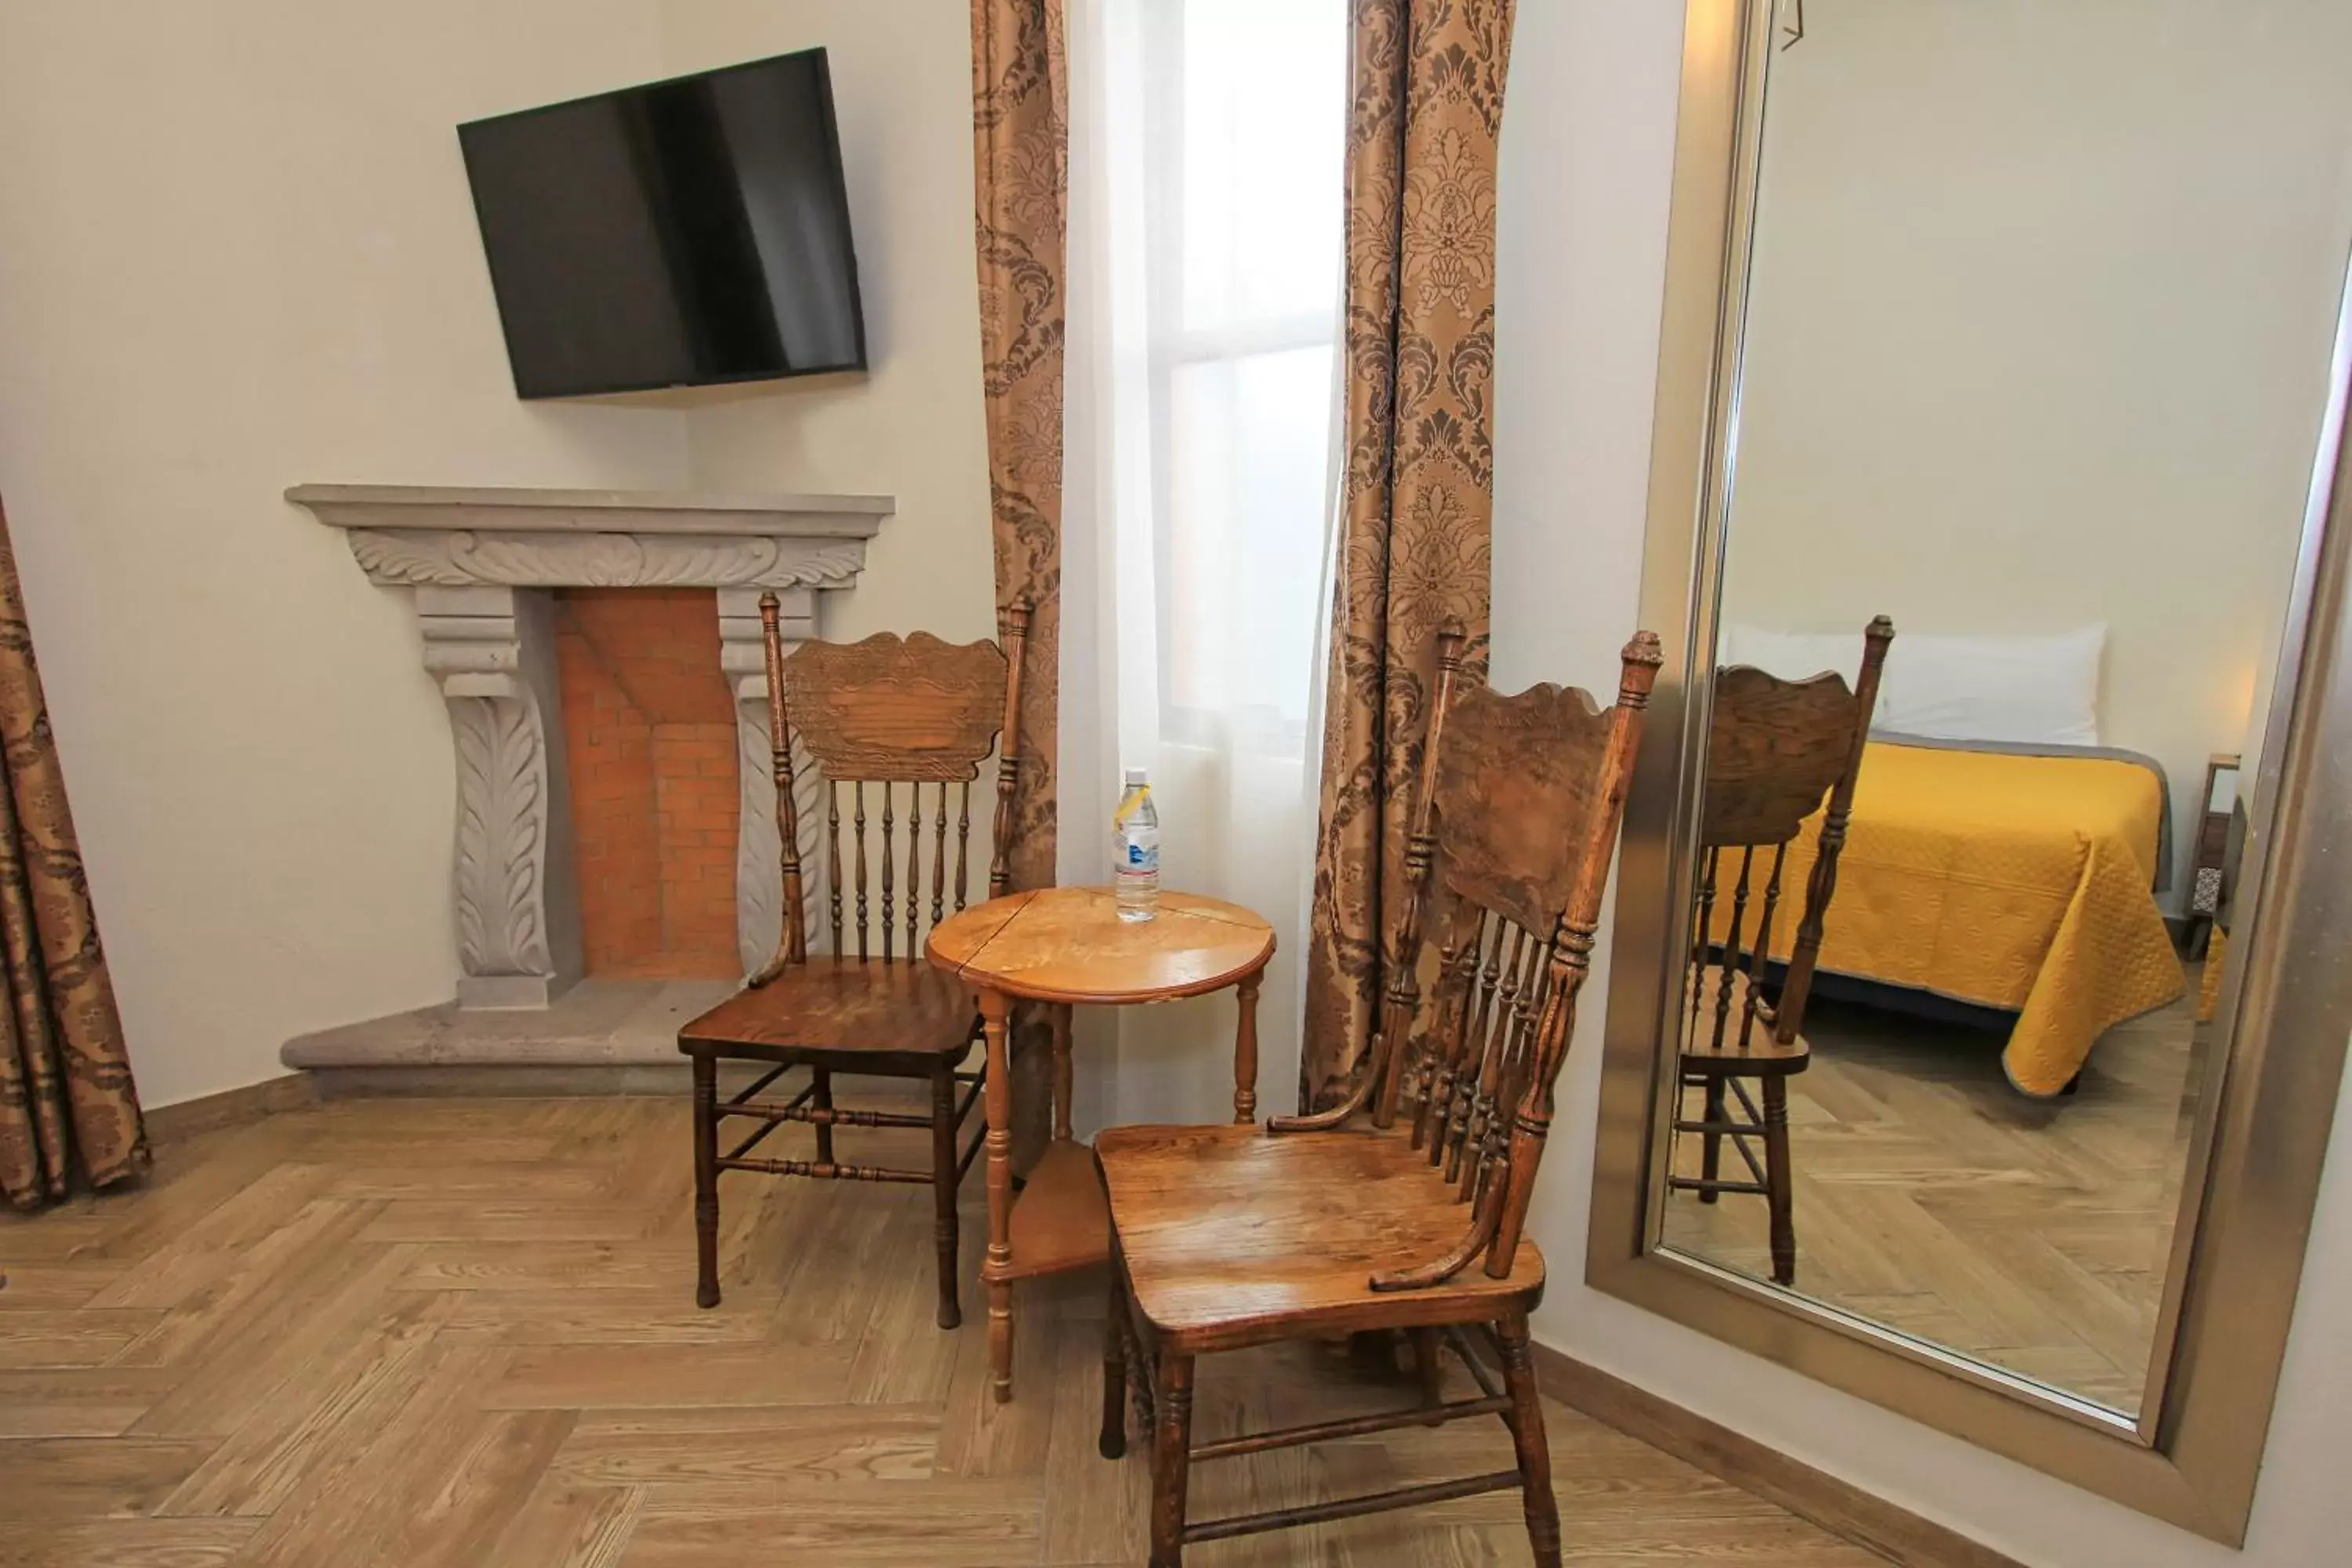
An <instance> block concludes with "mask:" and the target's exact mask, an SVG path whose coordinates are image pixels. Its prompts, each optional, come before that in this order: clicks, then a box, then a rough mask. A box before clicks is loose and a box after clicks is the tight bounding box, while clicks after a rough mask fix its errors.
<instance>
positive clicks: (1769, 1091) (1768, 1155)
mask: <svg viewBox="0 0 2352 1568" xmlns="http://www.w3.org/2000/svg"><path fill="white" fill-rule="evenodd" d="M1764 1194H1765V1202H1766V1203H1768V1204H1769V1205H1771V1210H1772V1282H1773V1283H1774V1284H1776V1285H1793V1284H1795V1283H1796V1282H1797V1222H1796V1215H1795V1212H1794V1211H1795V1207H1796V1204H1795V1199H1794V1196H1793V1194H1792V1192H1791V1187H1790V1176H1789V1084H1788V1080H1787V1079H1783V1078H1780V1077H1779V1076H1778V1075H1775V1076H1773V1077H1771V1078H1768V1079H1765V1080H1764Z"/></svg>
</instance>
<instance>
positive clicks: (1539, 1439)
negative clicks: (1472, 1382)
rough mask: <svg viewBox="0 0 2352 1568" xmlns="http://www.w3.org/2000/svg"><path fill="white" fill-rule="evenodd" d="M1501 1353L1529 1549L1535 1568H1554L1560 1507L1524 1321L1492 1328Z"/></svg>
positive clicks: (1521, 1318) (1509, 1321) (1556, 1565)
mask: <svg viewBox="0 0 2352 1568" xmlns="http://www.w3.org/2000/svg"><path fill="white" fill-rule="evenodd" d="M1495 1338H1496V1341H1497V1342H1499V1343H1500V1344H1501V1346H1502V1350H1503V1381H1504V1383H1505V1384H1507V1386H1508V1387H1509V1389H1510V1393H1511V1422H1510V1426H1511V1446H1512V1447H1514V1448H1516V1449H1517V1451H1518V1457H1519V1492H1520V1496H1521V1499H1522V1500H1523V1502H1524V1503H1525V1505H1526V1509H1527V1515H1528V1544H1529V1545H1530V1546H1532V1547H1534V1548H1535V1554H1536V1563H1537V1568H1559V1500H1558V1499H1556V1498H1554V1497H1553V1496H1552V1490H1551V1443H1550V1441H1549V1438H1547V1437H1546V1436H1545V1435H1544V1421H1543V1399H1542V1396H1541V1395H1540V1394H1538V1393H1537V1391H1536V1368H1535V1361H1534V1358H1533V1357H1532V1356H1530V1355H1529V1354H1528V1321H1527V1319H1526V1317H1524V1316H1523V1315H1519V1314H1514V1315H1512V1316H1511V1317H1509V1318H1507V1319H1505V1320H1504V1321H1501V1322H1499V1323H1496V1325H1495Z"/></svg>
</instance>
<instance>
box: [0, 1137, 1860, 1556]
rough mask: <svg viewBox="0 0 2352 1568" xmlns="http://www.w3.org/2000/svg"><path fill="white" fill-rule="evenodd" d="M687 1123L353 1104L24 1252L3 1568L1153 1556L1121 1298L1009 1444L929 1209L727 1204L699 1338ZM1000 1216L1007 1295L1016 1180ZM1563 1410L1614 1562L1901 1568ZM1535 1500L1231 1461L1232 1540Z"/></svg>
mask: <svg viewBox="0 0 2352 1568" xmlns="http://www.w3.org/2000/svg"><path fill="white" fill-rule="evenodd" d="M685 1112H686V1108H685V1105H684V1103H683V1102H682V1101H677V1100H560V1101H555V1100H543V1101H487V1100H438V1101H355V1102H343V1103H337V1104H331V1105H328V1106H324V1107H320V1108H318V1109H316V1110H307V1111H301V1112H297V1113H293V1114H289V1115H286V1116H281V1117H278V1118H276V1119H274V1120H272V1121H268V1122H265V1123H261V1124H259V1125H257V1126H252V1127H247V1128H244V1129H241V1130H236V1131H226V1132H218V1133H213V1134H208V1135H205V1137H203V1138H201V1139H197V1140H194V1141H191V1142H187V1143H185V1144H183V1145H179V1146H176V1147H173V1148H170V1149H167V1150H166V1151H164V1152H163V1155H162V1158H161V1161H160V1166H159V1169H158V1172H157V1173H156V1175H155V1177H154V1178H153V1179H152V1182H151V1183H150V1184H148V1186H147V1187H146V1189H145V1190H143V1191H141V1192H138V1193H135V1194H126V1195H121V1196H116V1197H110V1198H105V1199H94V1200H83V1201H80V1202H77V1203H75V1204H72V1205H68V1206H67V1207H65V1208H63V1209H60V1210H57V1211H53V1212H51V1213H48V1214H45V1215H39V1216H37V1217H32V1218H26V1217H22V1216H5V1217H0V1268H5V1272H6V1274H7V1276H8V1279H7V1284H6V1286H5V1289H0V1563H6V1564H9V1565H10V1568H36V1565H37V1568H52V1565H56V1568H62V1565H65V1564H73V1565H75V1568H109V1565H111V1568H130V1565H133V1564H136V1565H144V1568H203V1565H206V1564H214V1563H249V1564H266V1565H270V1568H283V1565H288V1564H296V1563H304V1564H313V1563H315V1564H334V1565H336V1568H362V1565H366V1564H397V1565H399V1568H432V1565H444V1564H447V1565H456V1564H498V1565H499V1568H538V1565H541V1564H548V1565H553V1564H572V1565H587V1564H620V1565H625V1568H705V1565H708V1568H720V1565H726V1568H736V1565H738V1564H749V1563H805V1564H812V1565H815V1564H828V1563H872V1564H890V1565H893V1568H930V1565H945V1564H988V1565H1000V1564H1002V1565H1010V1564H1033V1563H1051V1564H1096V1563H1136V1562H1139V1561H1141V1558H1142V1552H1143V1544H1144V1527H1143V1520H1144V1510H1145V1506H1146V1501H1147V1496H1148V1484H1149V1483H1148V1469H1147V1464H1148V1461H1147V1460H1146V1459H1145V1458H1142V1457H1141V1456H1142V1455H1143V1454H1144V1453H1145V1451H1146V1445H1145V1444H1144V1443H1143V1442H1141V1441H1137V1442H1135V1443H1134V1444H1133V1445H1132V1447H1131V1451H1130V1458H1129V1459H1128V1460H1127V1461H1125V1462H1124V1463H1120V1464H1112V1463H1109V1462H1108V1461H1106V1460H1104V1459H1102V1458H1099V1457H1098V1456H1097V1454H1096V1451H1095V1435H1096V1426H1097V1418H1098V1411H1099V1408H1100V1405H1099V1397H1100V1396H1099V1387H1100V1385H1099V1384H1098V1383H1097V1378H1098V1376H1099V1370H1100V1346H1101V1337H1100V1335H1101V1316H1100V1314H1101V1307H1100V1301H1099V1286H1098V1284H1097V1282H1096V1281H1095V1280H1093V1279H1084V1280H1080V1281H1073V1282H1071V1283H1070V1284H1069V1285H1068V1286H1067V1287H1062V1286H1054V1287H1048V1288H1041V1289H1034V1290H1030V1291H1027V1292H1026V1293H1025V1294H1024V1299H1023V1301H1022V1309H1021V1310H1022V1317H1021V1320H1020V1321H1021V1329H1022V1335H1021V1340H1020V1344H1019V1376H1020V1380H1021V1383H1020V1397H1019V1398H1018V1400H1017V1401H1016V1402H1015V1403H1013V1405H1009V1406H1003V1407H999V1406H996V1405H993V1404H992V1403H991V1402H990V1401H989V1400H988V1398H987V1396H986V1382H987V1379H986V1347H985V1338H986V1336H985V1334H984V1332H983V1331H982V1327H981V1323H982V1317H981V1314H980V1311H979V1310H978V1307H979V1298H978V1296H977V1293H976V1292H975V1291H974V1290H973V1289H972V1287H971V1282H970V1279H969V1278H967V1281H966V1285H965V1291H966V1294H965V1298H964V1299H965V1303H966V1310H967V1313H968V1326H967V1327H966V1328H964V1329H963V1330H962V1331H960V1332H956V1333H942V1332H940V1331H939V1330H938V1329H936V1328H934V1327H933V1326H932V1321H931V1314H932V1309H933V1295H932V1285H931V1277H930V1257H931V1247H930V1217H929V1203H930V1199H929V1194H928V1193H927V1192H926V1191H924V1190H922V1189H919V1188H887V1187H867V1186H860V1185H849V1184H837V1185H825V1186H820V1185H818V1184H813V1183H807V1182H778V1181H772V1180H768V1179H764V1178H761V1177H756V1176H748V1177H747V1176H736V1175H730V1176H729V1177H728V1178H726V1183H725V1184H724V1185H722V1188H721V1194H722V1200H723V1202H724V1205H725V1248H726V1258H727V1259H728V1265H727V1276H726V1287H727V1299H726V1302H725V1304H724V1305H723V1306H721V1307H720V1308H719V1309H718V1310H713V1311H709V1312H703V1311H698V1310H696V1309H695V1307H694V1305H693V1300H692V1287H693V1264H692V1220H691V1213H690V1200H689V1197H688V1180H687V1150H688V1143H687V1126H686V1114H685ZM778 1136H779V1139H780V1140H781V1139H788V1138H793V1137H798V1138H801V1139H803V1140H805V1139H806V1138H807V1136H808V1135H807V1133H806V1132H805V1131H803V1130H800V1129H788V1130H785V1131H782V1132H780V1133H779V1135H778ZM841 1136H842V1137H843V1139H844V1140H845V1152H846V1151H847V1149H848V1148H849V1147H852V1145H850V1144H849V1143H848V1142H846V1141H847V1140H849V1139H851V1138H853V1137H854V1136H855V1134H853V1133H850V1132H844V1133H843V1134H842V1135H841ZM895 1136H898V1135H895V1134H878V1135H877V1134H869V1135H868V1138H869V1139H873V1138H881V1139H885V1140H887V1139H889V1138H891V1137H895ZM855 1146H856V1147H870V1145H869V1144H858V1145H855ZM882 1152H884V1153H889V1152H892V1151H890V1150H888V1149H887V1148H885V1149H884V1150H883V1151H882ZM898 1152H899V1153H902V1154H903V1155H904V1156H905V1157H907V1158H909V1159H912V1158H916V1157H918V1152H917V1151H916V1150H914V1149H912V1148H908V1149H905V1150H902V1151H898ZM966 1193H967V1195H968V1196H969V1197H970V1198H971V1203H969V1204H968V1205H967V1214H968V1221H967V1225H966V1226H965V1247H964V1258H965V1260H966V1268H967V1275H968V1276H969V1272H970V1270H971V1268H974V1267H975V1266H976V1263H977V1259H978V1257H979V1253H980V1233H981V1230H982V1226H981V1225H980V1223H979V1214H980V1210H979V1200H980V1184H979V1182H978V1181H977V1180H974V1181H972V1182H971V1183H968V1184H967V1186H966ZM1454 1375H1455V1376H1456V1378H1457V1379H1460V1373H1459V1372H1458V1370H1457V1371H1456V1373H1455V1374H1454ZM1462 1381H1463V1382H1464V1383H1465V1385H1466V1380H1462ZM1408 1397H1409V1395H1408V1394H1405V1392H1404V1391H1403V1390H1402V1388H1401V1387H1399V1386H1395V1385H1390V1384H1382V1383H1381V1382H1380V1381H1379V1380H1378V1379H1375V1378H1372V1377H1370V1375H1368V1374H1365V1373H1356V1372H1351V1371H1350V1369H1349V1363H1348V1362H1347V1359H1346V1357H1345V1356H1344V1355H1343V1354H1341V1353H1339V1352H1336V1351H1327V1350H1324V1349H1321V1348H1307V1349H1300V1350H1291V1351H1284V1352H1268V1353H1258V1352H1252V1353H1249V1354H1245V1355H1240V1356H1231V1357H1223V1358H1213V1359H1210V1360H1207V1361H1204V1363H1202V1383H1201V1389H1200V1394H1199V1403H1198V1406H1197V1410H1198V1414H1197V1421H1198V1426H1197V1428H1196V1431H1197V1435H1198V1436H1202V1437H1204V1438H1205V1437H1209V1436H1221V1435H1224V1434H1227V1433H1230V1432H1233V1431H1234V1430H1237V1429H1238V1428H1239V1426H1240V1424H1241V1423H1242V1422H1243V1421H1244V1420H1246V1421H1248V1422H1249V1423H1251V1424H1252V1425H1253V1426H1267V1425H1275V1424H1280V1423H1286V1422H1293V1421H1298V1420H1303V1419H1313V1418H1316V1417H1318V1416H1319V1415H1328V1414H1342V1413H1352V1412H1355V1411H1358V1410H1368V1409H1373V1408H1381V1407H1387V1406H1390V1405H1394V1404H1395V1403H1397V1402H1398V1401H1399V1400H1400V1399H1401V1398H1408ZM1549 1415H1550V1430H1551V1444H1552V1453H1553V1455H1554V1456H1555V1458H1556V1461H1557V1469H1558V1492H1559V1501H1560V1507H1561V1511H1562V1513H1563V1514H1564V1516H1565V1519H1566V1524H1567V1532H1568V1539H1569V1545H1570V1556H1571V1559H1572V1560H1573V1561H1575V1562H1577V1563H1583V1564H1588V1565H1598V1564H1627V1565H1631V1564H1650V1563H1740V1564H1745V1565H1749V1568H1765V1565H1774V1564H1782V1565H1790V1568H1794V1565H1799V1564H1802V1565H1806V1568H1862V1565H1865V1564H1868V1563H1874V1562H1875V1561H1876V1559H1875V1558H1874V1557H1871V1556H1870V1555H1868V1554H1867V1553H1865V1552H1862V1551H1861V1550H1859V1549H1858V1548H1855V1547H1853V1546H1851V1545H1848V1544H1846V1543H1844V1542H1839V1541H1837V1540H1834V1539H1832V1538H1831V1537H1830V1536H1828V1535H1826V1534H1824V1533H1822V1531H1819V1530H1816V1529H1815V1528H1813V1527H1812V1526H1811V1525H1809V1524H1806V1523H1804V1522H1802V1521H1799V1520H1797V1519H1795V1518H1793V1517H1791V1516H1790V1515H1789V1514H1786V1513H1784V1512H1782V1511H1780V1510H1778V1509H1776V1508H1773V1507H1771V1506H1769V1505H1768V1504H1766V1503H1764V1502H1762V1501H1759V1500H1757V1499H1755V1498H1753V1497H1750V1496H1748V1494H1746V1493H1744V1492H1740V1491H1738V1490H1736V1489H1732V1488H1731V1487H1729V1486H1727V1485H1725V1484H1723V1483H1722V1482H1719V1481H1717V1480H1715V1479H1712V1478H1710V1477H1707V1476H1706V1475H1703V1474H1701V1473H1699V1472H1698V1471H1696V1470H1694V1469H1692V1468H1689V1467H1687V1466H1685V1465H1683V1464H1681V1463H1679V1462H1678V1461H1676V1460H1674V1459H1671V1458H1666V1457H1665V1456H1664V1455H1662V1454H1660V1453H1658V1452H1657V1451H1655V1450H1654V1449H1651V1448H1648V1447H1644V1446H1643V1445H1642V1444H1639V1443H1637V1442H1635V1441H1633V1440H1632V1439H1630V1438H1627V1437H1625V1436H1621V1435H1619V1434H1617V1433H1615V1432H1613V1431H1612V1430H1610V1429H1608V1428H1606V1427H1603V1426H1599V1425H1597V1424H1596V1423H1594V1422H1592V1421H1591V1420H1588V1419H1586V1418H1584V1417H1581V1416H1580V1415H1576V1414H1574V1413H1572V1412H1570V1411H1569V1410H1567V1409H1565V1408H1561V1407H1558V1406H1554V1407H1552V1408H1551V1410H1550V1412H1549ZM1509 1463H1510V1446H1509V1442H1508V1439H1507V1436H1505V1435H1504V1433H1503V1431H1502V1430H1501V1428H1500V1426H1499V1425H1496V1426H1493V1427H1492V1428H1491V1429H1488V1428H1487V1427H1486V1426H1485V1425H1484V1424H1477V1425H1473V1424H1466V1423H1465V1424H1462V1425H1457V1426H1451V1427H1447V1428H1444V1429H1443V1430H1442V1431H1439V1432H1427V1431H1414V1432H1411V1433H1407V1434H1405V1435H1403V1436H1389V1437H1381V1438H1373V1439H1364V1440H1360V1441H1355V1442H1349V1443H1342V1444H1337V1445H1331V1446H1327V1447H1322V1448H1320V1449H1315V1450H1298V1449H1294V1450H1290V1451H1287V1452H1283V1453H1276V1454H1271V1455H1265V1456H1259V1457H1255V1458H1247V1459H1240V1460H1227V1461H1222V1462H1219V1463H1215V1464H1210V1465H1205V1466H1202V1468H1200V1470H1199V1471H1198V1472H1197V1474H1196V1477H1195V1479H1194V1483H1193V1497H1194V1510H1195V1514H1196V1516H1200V1517H1205V1516H1207V1515H1209V1514H1212V1513H1223V1512H1230V1511H1238V1510H1247V1509H1253V1508H1260V1507H1266V1506H1274V1505H1277V1504H1285V1503H1295V1502H1304V1501H1308V1500H1315V1499H1318V1498H1323V1497H1329V1496H1336V1495H1340V1494H1343V1493H1346V1492H1349V1491H1353V1490H1374V1489H1381V1488H1383V1487H1386V1486H1391V1485H1395V1484H1399V1483H1401V1482H1402V1481H1408V1480H1413V1479H1435V1478H1437V1477H1439V1476H1443V1475H1447V1474H1460V1473H1473V1472H1475V1471H1477V1470H1485V1469H1493V1468H1507V1466H1508V1465H1509ZM1517 1508H1518V1504H1517V1498H1516V1496H1515V1495H1498V1496H1493V1497H1486V1498H1481V1499H1475V1500H1469V1501H1465V1502H1460V1503H1454V1504H1450V1505H1447V1506H1445V1507H1443V1508H1439V1509H1433V1510H1424V1511H1423V1512H1420V1513H1415V1514H1392V1515H1389V1516H1387V1517H1385V1518H1375V1519H1365V1520H1355V1521H1348V1522H1346V1523H1344V1524H1339V1525H1331V1526H1321V1527H1317V1528H1314V1529H1310V1530H1306V1531H1295V1532H1291V1533H1288V1534H1285V1535H1273V1536H1262V1537H1258V1538H1255V1540H1244V1541H1235V1542H1219V1543H1217V1544H1214V1545H1211V1546H1203V1547H1198V1548H1195V1549H1193V1551H1192V1552H1191V1553H1189V1554H1188V1556H1189V1560H1190V1561H1192V1562H1194V1563H1200V1564H1202V1565H1204V1568H1216V1565H1220V1564H1224V1565H1238V1564H1243V1563H1265V1564H1273V1563H1326V1564H1339V1563H1352V1564H1369V1563H1381V1564H1389V1563H1396V1564H1447V1565H1462V1564H1474V1563H1475V1564H1486V1563H1525V1562H1527V1561H1528V1548H1527V1542H1526V1537H1525V1536H1524V1534H1523V1533H1522V1531H1521V1527H1520V1524H1519V1521H1518V1512H1517Z"/></svg>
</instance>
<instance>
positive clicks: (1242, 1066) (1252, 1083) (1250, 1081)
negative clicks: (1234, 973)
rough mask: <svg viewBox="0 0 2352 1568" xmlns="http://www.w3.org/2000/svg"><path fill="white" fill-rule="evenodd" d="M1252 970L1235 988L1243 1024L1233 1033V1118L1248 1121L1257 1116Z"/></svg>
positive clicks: (1254, 977)
mask: <svg viewBox="0 0 2352 1568" xmlns="http://www.w3.org/2000/svg"><path fill="white" fill-rule="evenodd" d="M1261 978H1262V976H1261V975H1257V974H1253V975H1251V976H1250V977H1249V978H1248V979H1246V980H1244V981H1243V982H1242V983H1241V984H1240V985H1238V986H1236V987H1235V988H1234V1000H1235V1001H1237V1002H1239V1003H1240V1004H1241V1008H1242V1016H1241V1024H1240V1026H1239V1027H1238V1028H1237V1029H1236V1030H1235V1031H1234V1121H1236V1122H1239V1123H1242V1124H1243V1125H1244V1126H1245V1125H1247V1124H1248V1123H1250V1122H1253V1121H1256V1120H1257V987H1258V981H1259V980H1260V979H1261Z"/></svg>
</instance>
